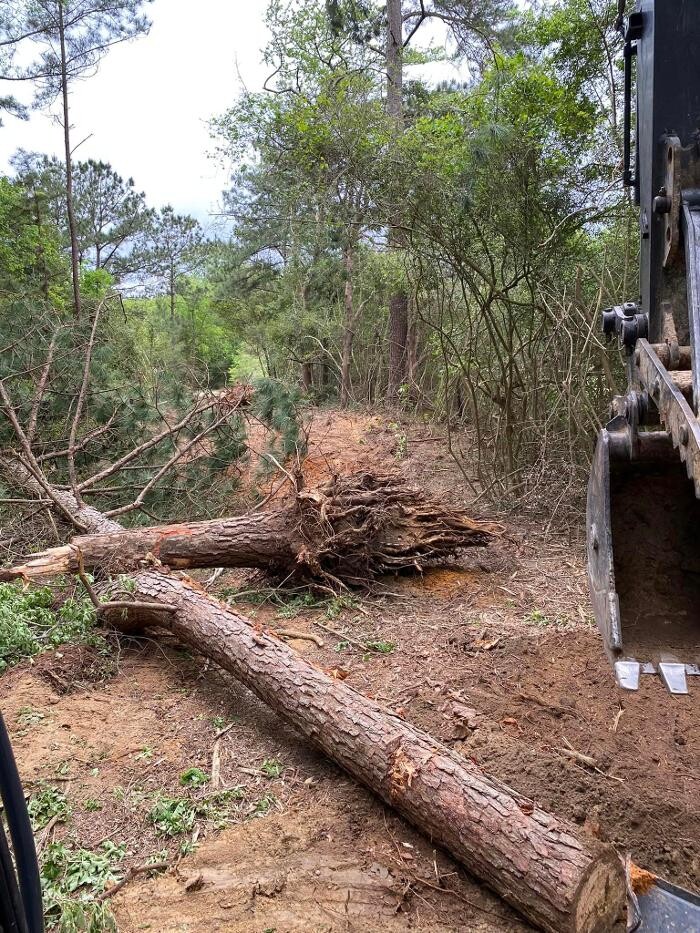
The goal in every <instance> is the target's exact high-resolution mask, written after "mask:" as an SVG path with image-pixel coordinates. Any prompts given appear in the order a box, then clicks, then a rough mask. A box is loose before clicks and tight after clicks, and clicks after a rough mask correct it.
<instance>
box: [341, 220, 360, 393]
mask: <svg viewBox="0 0 700 933" xmlns="http://www.w3.org/2000/svg"><path fill="white" fill-rule="evenodd" d="M353 235H354V232H350V233H349V235H348V241H347V243H346V244H345V248H344V250H343V266H344V272H345V290H344V293H343V309H344V314H343V343H342V350H341V359H340V407H341V408H347V407H348V402H349V401H350V396H351V394H352V385H351V382H350V366H351V363H352V345H353V341H354V339H355V326H356V324H357V310H356V308H355V297H354V286H353V273H354V267H355V246H356V244H355V242H353V240H352V237H353Z"/></svg>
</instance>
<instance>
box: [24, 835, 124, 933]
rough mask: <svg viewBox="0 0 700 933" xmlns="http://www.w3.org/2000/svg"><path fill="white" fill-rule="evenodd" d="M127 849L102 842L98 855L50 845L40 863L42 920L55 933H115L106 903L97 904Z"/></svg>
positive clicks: (118, 869)
mask: <svg viewBox="0 0 700 933" xmlns="http://www.w3.org/2000/svg"><path fill="white" fill-rule="evenodd" d="M125 855H126V846H124V845H115V843H113V842H109V841H107V842H104V843H102V845H101V846H100V847H99V849H98V850H97V851H91V850H90V849H81V848H74V847H72V846H69V845H66V844H65V843H63V842H51V843H49V844H48V845H47V846H46V849H45V850H44V853H43V856H42V859H41V885H42V894H43V898H44V916H45V919H46V926H47V929H49V930H56V931H58V933H112V931H114V933H116V930H117V924H116V921H115V919H114V916H113V914H112V911H111V910H110V908H109V905H108V904H107V903H103V902H101V901H99V900H97V897H98V896H99V894H101V893H102V891H104V889H105V887H106V886H107V884H109V883H110V882H113V881H116V880H117V879H118V877H119V875H120V874H121V873H122V872H121V870H120V863H121V862H122V860H123V859H124V857H125Z"/></svg>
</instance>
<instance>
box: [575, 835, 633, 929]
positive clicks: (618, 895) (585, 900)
mask: <svg viewBox="0 0 700 933" xmlns="http://www.w3.org/2000/svg"><path fill="white" fill-rule="evenodd" d="M625 899H626V887H625V870H624V866H623V864H622V862H621V860H620V859H619V857H618V856H617V854H616V853H615V852H614V851H610V850H609V851H605V852H603V854H602V855H601V857H600V858H599V859H598V861H596V862H593V864H592V865H591V868H590V871H589V873H588V875H587V876H584V878H583V879H582V880H581V883H580V885H579V888H578V891H577V892H576V896H575V898H574V909H573V922H572V925H571V930H572V933H609V931H610V930H612V929H613V927H614V925H615V923H616V922H617V921H618V920H619V919H620V917H621V916H623V911H624V909H625Z"/></svg>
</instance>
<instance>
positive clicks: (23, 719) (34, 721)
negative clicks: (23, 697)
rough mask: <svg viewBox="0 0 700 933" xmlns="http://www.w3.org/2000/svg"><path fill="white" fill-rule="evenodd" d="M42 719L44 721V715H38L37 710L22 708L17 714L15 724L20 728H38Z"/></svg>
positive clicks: (29, 707)
mask: <svg viewBox="0 0 700 933" xmlns="http://www.w3.org/2000/svg"><path fill="white" fill-rule="evenodd" d="M44 719H46V716H45V715H44V713H40V712H39V710H38V709H32V707H31V706H23V707H22V708H21V709H20V711H19V712H18V713H17V722H18V724H19V725H20V726H38V725H39V723H40V722H41V721H42V720H44Z"/></svg>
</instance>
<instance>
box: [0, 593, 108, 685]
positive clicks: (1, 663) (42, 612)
mask: <svg viewBox="0 0 700 933" xmlns="http://www.w3.org/2000/svg"><path fill="white" fill-rule="evenodd" d="M94 625H95V610H94V607H93V606H92V603H90V601H89V600H88V599H75V598H73V597H70V598H68V599H66V600H65V601H64V602H63V603H61V604H60V605H55V600H54V594H53V592H52V590H51V589H50V588H49V587H40V588H38V589H34V590H27V591H26V592H24V591H23V590H22V589H21V587H20V586H19V585H17V584H13V583H0V672H2V671H3V670H5V668H7V667H8V666H10V665H12V664H17V662H18V661H21V660H23V659H24V658H29V657H32V656H33V655H35V654H38V653H39V652H40V651H44V650H46V649H48V648H55V647H56V646H58V645H62V644H65V643H66V642H82V643H84V644H91V645H103V644H104V641H103V640H102V639H101V638H100V637H99V636H97V635H96V634H95V632H94Z"/></svg>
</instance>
